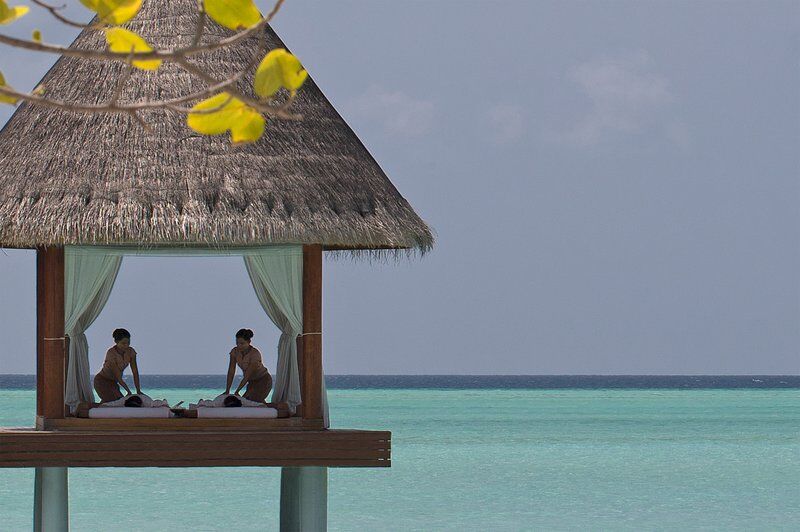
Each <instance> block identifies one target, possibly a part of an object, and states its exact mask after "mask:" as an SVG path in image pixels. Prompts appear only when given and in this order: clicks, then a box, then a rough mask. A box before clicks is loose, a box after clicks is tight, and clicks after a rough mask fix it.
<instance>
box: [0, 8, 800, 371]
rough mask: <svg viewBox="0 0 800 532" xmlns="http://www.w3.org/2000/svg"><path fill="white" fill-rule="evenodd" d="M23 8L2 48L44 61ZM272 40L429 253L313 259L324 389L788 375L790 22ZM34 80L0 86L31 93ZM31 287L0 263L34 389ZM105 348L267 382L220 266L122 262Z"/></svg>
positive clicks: (799, 148)
mask: <svg viewBox="0 0 800 532" xmlns="http://www.w3.org/2000/svg"><path fill="white" fill-rule="evenodd" d="M262 5H265V4H262ZM33 11H36V12H35V13H33V14H32V15H30V16H29V17H28V20H27V21H26V22H25V24H27V26H26V25H23V24H20V26H19V31H21V32H23V33H27V32H28V31H29V29H30V28H33V27H40V28H42V29H43V30H44V34H45V39H46V40H49V41H59V40H60V41H62V42H69V40H70V38H71V36H72V35H73V34H72V33H71V32H70V31H64V30H62V29H59V28H58V27H57V26H55V25H52V24H49V23H45V22H44V20H45V17H44V16H43V15H42V14H41V13H40V12H39V11H38V10H32V12H33ZM274 26H275V29H276V30H277V31H278V33H279V34H280V35H281V37H282V38H283V39H284V41H285V42H286V43H287V45H288V46H289V47H290V48H291V49H292V51H293V52H295V53H296V54H297V55H298V56H299V57H300V58H301V60H302V61H303V63H304V64H305V66H306V67H307V69H308V70H309V71H310V73H311V75H312V76H313V77H314V78H315V80H316V81H317V83H318V84H319V86H320V87H321V88H322V90H323V91H324V92H325V93H326V94H327V96H328V97H329V98H330V99H331V101H332V102H333V104H334V105H335V106H336V107H337V109H339V111H340V112H341V113H342V114H343V116H344V117H345V119H346V120H347V121H348V122H349V123H350V124H351V126H352V127H353V128H354V129H355V131H356V132H357V133H358V135H359V136H360V137H361V139H362V140H363V141H364V143H365V145H366V146H367V147H368V148H369V149H370V150H371V152H372V153H373V155H375V157H376V159H377V160H378V161H379V162H380V163H381V165H382V166H383V168H384V169H385V170H386V172H387V173H388V174H389V176H390V177H391V179H392V180H393V182H394V183H395V185H396V186H397V187H398V188H399V190H400V191H401V192H402V193H403V194H404V195H405V196H406V198H408V200H409V201H410V202H411V203H412V205H414V207H415V208H416V209H417V211H418V212H419V213H420V215H421V216H422V217H423V218H425V219H426V220H427V221H428V222H429V223H430V224H431V226H432V227H433V228H434V230H435V231H436V233H437V235H438V243H437V247H436V249H435V250H434V251H433V252H432V253H431V254H430V255H429V256H426V257H425V258H423V259H422V260H421V261H415V262H403V263H400V264H373V265H370V264H364V263H352V262H347V261H341V262H336V261H330V260H328V261H326V270H325V283H326V285H325V317H324V324H325V326H324V330H325V351H324V359H325V367H326V370H327V371H328V372H329V373H337V374H342V373H360V374H369V373H466V374H470V373H472V374H486V373H494V374H504V373H512V374H513V373H525V374H546V373H559V374H569V373H590V374H613V373H636V374H641V373H652V374H663V373H668V374H684V373H686V374H697V373H701V374H737V373H750V374H752V373H762V374H769V373H784V374H787V373H788V374H797V373H800V208H799V207H798V205H799V204H800V172H799V171H800V96H798V94H800V67H799V66H798V57H800V55H799V53H800V3H798V2H792V1H788V2H778V1H758V2H697V1H692V2H677V1H670V2H659V3H655V2H639V1H636V2H619V1H615V2H562V1H559V2H530V1H519V2H510V1H507V2H477V1H475V2H466V1H443V0H437V1H436V2H397V1H388V0H387V1H375V0H363V1H358V2H356V1H341V0H340V1H337V2H321V1H319V2H311V1H293V2H287V5H286V7H285V8H284V9H283V11H282V12H281V13H280V14H279V16H278V19H277V21H276V22H275V24H274ZM4 31H7V29H6V28H4ZM54 59H55V58H54V57H52V56H35V57H32V56H31V55H30V54H27V53H26V54H22V53H20V52H16V51H9V50H8V49H5V48H4V49H3V50H2V52H0V70H2V72H3V73H5V75H6V78H7V79H8V80H9V82H11V83H12V84H14V85H15V86H17V87H19V88H26V89H30V88H32V87H33V85H34V84H35V82H36V81H37V80H38V79H39V78H40V77H41V76H42V75H43V74H44V72H45V71H46V69H47V68H48V66H49V65H50V64H51V63H52V62H53V60H54ZM10 111H11V110H10V109H8V110H6V109H5V108H4V109H3V110H2V111H0V124H2V123H5V121H6V120H7V118H8V117H9V116H10ZM263 142H269V138H268V136H267V138H266V139H265V140H264V141H263ZM0 149H2V147H0ZM31 149H32V150H35V149H36V148H35V146H32V147H31ZM0 171H2V169H0ZM34 274H35V270H34V255H33V253H32V252H29V251H6V252H5V253H4V254H0V290H1V292H0V293H1V294H2V297H1V298H0V299H1V300H2V306H0V313H1V317H2V319H0V372H2V373H32V372H33V371H34V357H35V353H34V350H35V328H34V327H35V309H34V303H35V298H34V295H35V294H34V288H35V287H34ZM117 326H126V327H127V328H129V329H130V330H131V331H132V333H133V345H134V346H135V347H136V348H137V350H138V351H139V352H140V354H141V356H140V362H139V367H140V369H141V371H142V372H143V373H223V372H224V371H225V369H226V364H227V359H226V353H227V352H228V350H229V349H230V347H231V345H232V343H233V338H232V336H233V333H234V331H235V330H236V329H238V328H239V327H241V326H248V327H250V328H252V329H254V330H255V331H256V338H255V340H254V342H255V343H256V345H258V346H259V347H261V349H262V351H263V352H264V354H265V355H266V359H267V360H266V362H267V364H268V365H269V366H270V368H271V369H272V370H273V371H274V367H275V355H274V352H275V344H276V342H277V335H276V333H275V331H274V329H273V327H272V325H271V324H270V323H269V322H268V320H267V318H266V316H265V315H264V314H263V312H262V311H261V309H260V307H259V306H258V303H257V301H256V299H255V296H254V295H253V293H252V289H251V286H250V284H249V281H248V279H247V277H246V273H245V271H244V268H243V265H242V264H241V260H240V259H235V258H226V259H219V258H215V259H200V258H188V259H163V258H159V259H155V258H133V259H126V262H125V263H124V264H123V267H122V271H121V273H120V276H119V278H118V281H117V284H116V286H115V289H114V292H113V295H112V297H111V300H110V302H109V304H108V306H107V307H106V309H105V311H104V313H103V314H102V315H101V316H100V318H99V319H98V320H97V322H96V323H95V324H94V325H93V326H92V328H91V329H90V331H89V335H88V336H89V342H90V345H91V349H92V354H91V358H92V364H93V369H96V368H97V367H98V365H99V364H100V361H101V359H102V354H103V353H104V351H105V349H106V348H107V347H108V346H109V345H110V344H111V338H110V333H111V330H112V329H113V328H114V327H117Z"/></svg>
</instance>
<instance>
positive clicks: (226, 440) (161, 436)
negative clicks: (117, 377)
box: [0, 420, 391, 467]
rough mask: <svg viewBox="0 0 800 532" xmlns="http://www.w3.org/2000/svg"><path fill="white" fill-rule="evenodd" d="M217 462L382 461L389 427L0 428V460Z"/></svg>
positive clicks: (386, 461) (13, 463) (42, 463)
mask: <svg viewBox="0 0 800 532" xmlns="http://www.w3.org/2000/svg"><path fill="white" fill-rule="evenodd" d="M87 421H89V420H87ZM91 421H101V420H91ZM149 421H153V420H149ZM170 421H174V420H170ZM186 421H189V420H186ZM237 421H241V420H237ZM219 466H225V467H234V466H261V467H264V466H327V467H390V466H391V432H386V431H361V430H274V429H273V430H251V431H247V430H238V431H229V430H224V429H217V430H186V429H184V430H174V431H173V430H152V429H150V430H127V431H122V432H120V431H113V432H112V431H82V430H35V429H33V428H19V429H17V428H0V467H219Z"/></svg>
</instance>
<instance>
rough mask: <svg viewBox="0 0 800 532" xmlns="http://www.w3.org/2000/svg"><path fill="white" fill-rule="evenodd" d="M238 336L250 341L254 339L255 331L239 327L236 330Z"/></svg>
mask: <svg viewBox="0 0 800 532" xmlns="http://www.w3.org/2000/svg"><path fill="white" fill-rule="evenodd" d="M236 338H244V339H245V340H247V341H248V342H249V341H250V340H252V339H253V331H251V330H250V329H239V330H238V331H236Z"/></svg>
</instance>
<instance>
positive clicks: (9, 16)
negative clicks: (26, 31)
mask: <svg viewBox="0 0 800 532" xmlns="http://www.w3.org/2000/svg"><path fill="white" fill-rule="evenodd" d="M28 11H30V9H29V8H28V6H13V7H8V4H7V3H6V0H0V24H11V23H12V22H14V21H15V20H17V19H18V18H19V17H21V16H23V15H25V13H27V12H28Z"/></svg>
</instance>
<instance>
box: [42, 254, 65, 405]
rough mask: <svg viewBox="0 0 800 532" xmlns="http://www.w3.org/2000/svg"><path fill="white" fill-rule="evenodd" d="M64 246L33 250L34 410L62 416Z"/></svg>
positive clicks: (63, 379)
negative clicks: (34, 318)
mask: <svg viewBox="0 0 800 532" xmlns="http://www.w3.org/2000/svg"><path fill="white" fill-rule="evenodd" d="M65 347H66V342H65V341H64V248H63V247H46V248H38V249H37V250H36V351H37V353H36V413H37V415H39V416H44V417H45V418H49V419H61V418H63V417H64V384H65V381H66V379H65V376H64V374H65V369H66V349H65Z"/></svg>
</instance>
